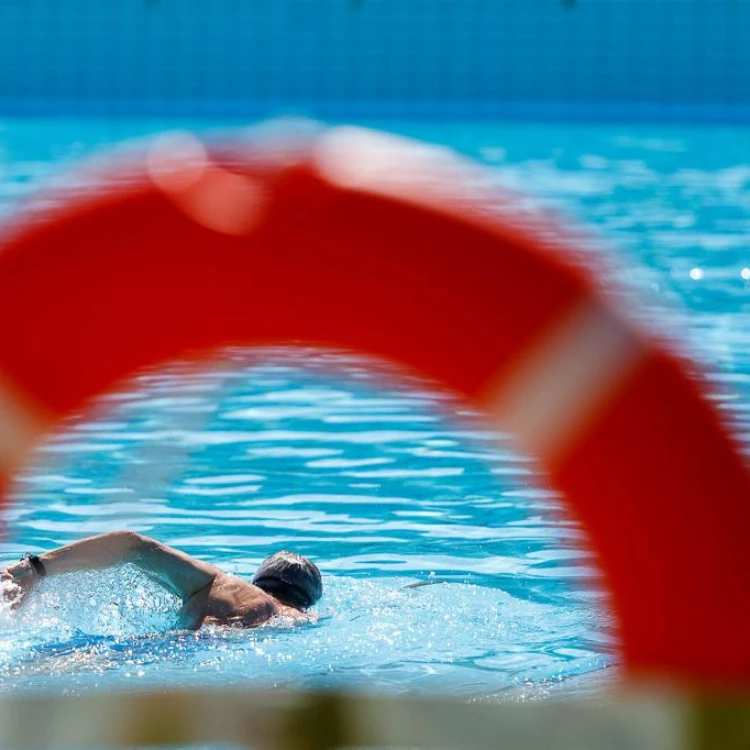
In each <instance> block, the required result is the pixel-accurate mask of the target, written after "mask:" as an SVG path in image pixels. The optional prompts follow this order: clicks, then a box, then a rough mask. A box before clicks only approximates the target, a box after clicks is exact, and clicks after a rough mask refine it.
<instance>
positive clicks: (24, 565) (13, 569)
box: [0, 560, 39, 610]
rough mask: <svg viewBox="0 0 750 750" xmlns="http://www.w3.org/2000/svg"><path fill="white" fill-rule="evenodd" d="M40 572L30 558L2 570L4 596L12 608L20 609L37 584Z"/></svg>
mask: <svg viewBox="0 0 750 750" xmlns="http://www.w3.org/2000/svg"><path fill="white" fill-rule="evenodd" d="M38 578H39V574H38V573H37V572H36V571H35V570H34V568H33V567H32V565H31V563H30V562H28V560H21V561H20V562H17V563H13V564H12V565H9V566H8V567H7V568H3V570H0V585H1V586H2V596H3V599H4V600H5V601H6V602H9V603H10V608H11V609H12V610H15V609H18V608H19V607H20V606H21V605H22V604H23V603H24V601H26V597H27V596H28V595H29V594H30V593H31V592H32V590H33V588H34V586H35V585H36V582H37V579H38Z"/></svg>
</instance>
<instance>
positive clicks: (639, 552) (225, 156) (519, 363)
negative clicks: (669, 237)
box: [0, 128, 750, 684]
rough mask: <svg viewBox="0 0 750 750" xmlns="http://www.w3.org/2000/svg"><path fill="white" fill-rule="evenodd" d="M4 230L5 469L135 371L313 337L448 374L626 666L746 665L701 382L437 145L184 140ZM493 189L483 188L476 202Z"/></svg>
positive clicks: (715, 669) (717, 455)
mask: <svg viewBox="0 0 750 750" xmlns="http://www.w3.org/2000/svg"><path fill="white" fill-rule="evenodd" d="M126 161H127V164H125V163H121V164H119V165H118V164H114V165H110V166H109V167H108V168H107V169H105V170H104V173H103V175H102V176H99V177H96V178H91V177H89V178H86V179H95V180H99V186H98V189H91V187H90V186H89V187H86V186H85V185H84V186H83V187H82V188H81V189H80V190H79V191H78V194H73V195H71V194H70V192H67V193H65V194H64V195H63V197H61V198H58V199H55V198H48V199H47V201H46V203H44V204H43V205H42V206H41V207H37V208H34V207H32V208H31V209H29V210H27V211H26V212H21V213H20V215H19V216H18V217H17V218H16V220H15V221H14V222H13V223H12V225H11V226H10V227H8V228H7V229H6V230H5V232H4V234H3V236H2V237H0V320H2V327H1V328H0V415H1V416H0V425H1V426H2V427H1V428H0V464H1V465H2V469H3V471H4V473H5V476H6V478H7V477H8V476H10V475H11V473H12V472H13V471H14V470H15V469H16V467H17V465H18V463H19V461H20V460H21V459H22V457H23V453H24V451H25V450H26V448H28V446H29V445H31V444H32V443H33V442H35V441H36V439H37V437H38V436H39V434H41V433H42V432H43V431H45V430H46V429H48V428H49V427H50V425H51V424H53V423H54V422H55V421H56V420H58V419H59V418H60V417H62V416H63V415H66V414H69V413H71V412H73V411H75V410H78V409H80V408H81V407H82V406H83V405H84V404H85V403H86V402H87V401H88V400H89V399H90V398H91V397H92V396H93V395H95V394H98V393H101V392H103V391H105V390H107V389H108V388H111V387H112V386H113V385H114V384H115V383H117V382H118V381H121V380H122V378H123V377H125V376H126V375H128V374H129V373H132V372H133V371H134V370H136V369H138V368H141V367H143V366H145V365H150V364H154V363H158V362H161V361H164V360H167V359H170V358H173V357H176V356H179V355H183V354H184V353H185V352H186V351H189V350H190V351H195V350H208V349H211V348H215V347H217V346H220V345H224V344H261V345H263V344H271V343H279V342H284V341H297V342H306V343H320V344H325V345H332V346H335V347H346V348H350V349H354V350H359V351H364V352H370V353H375V354H377V355H381V356H385V357H387V358H390V359H393V360H396V361H399V362H401V363H404V364H406V365H407V366H409V367H410V368H412V369H413V370H416V371H418V372H422V373H425V374H427V375H429V376H431V377H432V378H436V379H438V380H439V381H441V382H443V383H445V384H446V385H447V386H448V387H450V388H451V389H453V390H454V391H456V392H458V393H459V394H462V395H463V396H465V397H467V398H468V399H470V400H471V401H472V402H473V403H474V404H476V405H477V406H479V407H480V408H481V409H484V410H485V411H486V412H487V413H489V414H490V415H492V416H493V417H494V418H496V421H497V423H498V424H499V425H501V426H502V427H504V428H509V429H510V430H511V431H512V432H514V433H515V435H516V436H517V437H518V439H519V444H520V446H521V447H522V448H523V449H524V450H526V451H528V452H530V453H532V454H535V455H537V456H538V457H539V458H540V459H541V460H542V462H543V465H544V467H545V468H546V470H547V471H548V472H549V474H550V476H551V478H552V480H553V482H554V484H555V485H556V487H558V488H559V489H560V490H561V491H562V492H563V493H564V494H565V496H566V497H567V498H568V499H569V501H570V503H571V505H572V508H573V510H574V511H575V513H576V514H577V516H578V517H580V519H581V520H582V521H583V522H584V524H585V526H586V528H587V529H588V531H589V533H590V537H591V540H592V544H593V547H594V550H595V552H596V554H597V555H598V560H599V563H600V566H601V569H602V570H603V572H604V575H605V579H606V582H607V584H608V585H609V587H610V588H611V590H612V592H613V600H614V604H615V607H616V612H617V615H618V617H619V623H620V628H621V636H622V640H623V644H624V646H623V648H624V657H625V662H626V664H627V665H628V666H629V667H630V668H631V670H632V671H635V672H640V673H642V672H651V673H653V672H660V673H665V674H668V675H671V676H679V677H683V678H687V679H692V680H703V681H725V682H735V683H744V684H750V639H748V638H747V635H746V631H747V622H748V620H750V562H749V561H748V558H747V554H746V551H745V549H744V545H745V543H746V535H747V532H748V529H750V483H749V481H748V473H747V471H746V469H745V466H744V465H743V461H742V460H741V458H740V456H739V453H738V451H737V449H736V446H735V445H734V444H733V442H732V440H731V438H729V437H728V436H727V434H726V432H725V431H724V430H723V429H722V426H721V424H720V420H719V419H718V417H717V415H716V413H715V412H714V410H713V409H712V408H711V407H710V406H709V404H708V402H707V400H706V398H705V397H704V396H703V394H702V393H701V389H700V386H699V384H698V383H697V381H696V379H695V378H694V377H692V376H691V375H690V374H689V373H688V372H687V370H686V367H685V365H684V363H682V362H681V361H680V360H679V359H678V358H676V357H675V356H673V355H672V354H671V353H670V352H669V351H668V350H667V349H666V348H665V347H664V346H662V345H661V344H659V343H658V342H656V341H654V340H652V339H651V338H650V337H648V336H646V335H644V334H643V333H642V332H640V331H639V330H637V328H636V327H635V326H634V325H633V324H631V323H629V322H627V320H626V317H625V316H623V315H621V314H620V313H619V312H618V311H617V310H615V308H614V307H613V305H612V303H611V302H609V301H607V300H606V299H604V298H603V297H602V295H601V294H600V292H599V291H598V290H597V281H596V278H595V275H594V274H593V273H592V272H591V271H590V270H588V269H587V268H586V265H585V264H584V263H583V262H582V261H581V259H580V258H579V257H578V255H577V254H576V252H575V249H574V248H572V247H570V243H566V242H565V241H563V240H560V239H558V238H557V235H556V233H555V232H554V231H551V230H550V228H549V227H548V228H541V229H540V228H539V227H538V226H537V227H532V226H529V225H528V224H527V223H525V222H523V221H521V220H519V219H518V217H517V215H516V205H515V204H514V203H513V202H508V201H506V202H505V203H501V204H500V205H499V206H498V205H497V201H496V200H495V199H493V200H487V199H486V197H485V195H484V194H483V192H482V189H481V187H479V186H478V184H477V183H476V182H475V180H474V179H473V178H474V174H473V173H472V171H471V169H470V168H468V167H465V166H462V165H460V164H458V163H457V162H456V161H454V159H453V158H452V157H449V156H447V155H445V154H444V153H442V152H440V151H439V150H436V149H426V148H424V147H419V146H417V145H415V144H410V143H408V142H407V143H405V142H403V141H401V140H400V139H396V138H390V137H386V136H382V135H378V134H376V133H372V132H368V131H363V130H358V129H354V128H339V129H333V130H329V131H323V132H321V133H319V134H317V135H315V136H311V137H309V138H308V139H307V140H305V141H304V142H301V141H300V140H298V139H297V140H295V139H291V140H288V141H285V140H284V139H270V140H269V139H266V140H265V141H261V142H259V143H256V144H255V145H251V146H248V145H247V144H240V145H237V146H236V147H233V148H225V149H224V150H222V151H221V152H215V153H210V152H209V151H208V150H207V149H206V148H205V147H204V145H203V144H202V143H201V142H200V141H199V140H198V139H196V138H194V137H192V136H188V135H181V136H173V137H165V138H162V139H159V140H157V141H156V142H155V143H154V144H153V146H152V147H151V148H150V149H148V151H147V152H146V153H145V154H143V155H140V156H137V157H136V156H132V157H131V159H130V160H126ZM493 201H494V202H493Z"/></svg>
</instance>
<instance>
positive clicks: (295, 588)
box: [253, 550, 323, 609]
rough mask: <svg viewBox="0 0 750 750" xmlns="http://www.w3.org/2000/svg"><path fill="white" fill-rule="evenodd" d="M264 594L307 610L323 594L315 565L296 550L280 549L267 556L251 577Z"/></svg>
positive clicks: (321, 583) (318, 572)
mask: <svg viewBox="0 0 750 750" xmlns="http://www.w3.org/2000/svg"><path fill="white" fill-rule="evenodd" d="M253 583H254V584H255V585H256V586H257V587H258V588H261V589H263V591H265V592H266V593H267V594H270V595H271V596H274V597H276V598H277V599H279V600H280V601H282V602H283V603H284V604H289V605H291V606H292V607H296V608H297V609H307V608H308V607H312V605H313V604H315V602H317V601H318V599H320V597H321V596H322V595H323V582H322V580H321V578H320V571H319V570H318V568H317V566H316V565H315V564H314V563H312V562H310V560H308V559H307V558H306V557H302V555H298V554H297V553H296V552H287V551H286V550H282V551H281V552H277V553H276V554H275V555H271V557H267V558H266V559H265V560H264V561H263V562H262V563H261V566H260V567H259V568H258V572H257V573H256V574H255V576H254V577H253Z"/></svg>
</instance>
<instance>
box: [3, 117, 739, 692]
mask: <svg viewBox="0 0 750 750" xmlns="http://www.w3.org/2000/svg"><path fill="white" fill-rule="evenodd" d="M228 124H231V123H223V122H222V123H211V122H206V121H201V122H199V123H188V122H183V121H181V122H176V121H158V122H157V121H145V120H128V119H122V120H117V121H96V120H77V121H71V120H64V119H60V120H52V119H49V120H41V119H38V120H29V121H21V120H5V121H0V200H1V201H2V203H1V204H0V213H2V214H5V215H8V214H10V213H11V212H12V211H13V206H14V200H15V199H17V198H18V197H21V196H23V195H24V194H26V193H28V192H29V191H30V190H32V189H34V188H35V187H37V186H39V185H41V184H43V183H44V181H45V180H47V179H49V178H50V177H51V176H53V175H56V174H59V173H60V172H61V171H62V170H63V169H64V168H65V167H66V166H67V165H68V164H69V163H70V162H71V161H72V160H74V159H77V158H79V157H81V156H83V155H85V154H88V153H90V152H92V151H93V150H96V149H98V148H100V147H103V146H106V145H108V144H112V143H116V142H119V141H121V140H123V139H125V138H130V137H134V136H138V135H142V134H145V133H149V132H154V131H157V130H162V129H165V128H175V127H194V128H198V129H207V128H213V127H221V126H225V125H228ZM377 125H380V126H382V127H384V128H387V129H390V130H395V131H397V132H400V133H403V134H406V135H410V136H415V137H419V138H423V139H426V140H430V141H435V142H440V143H444V144H447V145H449V146H451V147H453V148H456V149H457V150H459V151H461V152H463V153H465V154H467V155H469V156H471V157H473V158H476V159H479V160H480V161H483V162H485V163H486V164H487V165H488V166H489V167H490V168H491V170H492V174H493V177H494V179H496V181H497V183H498V185H501V186H506V187H511V188H517V189H523V190H524V191H525V192H527V193H529V194H530V195H531V197H532V199H533V200H534V201H535V202H537V203H539V204H541V205H543V206H545V207H551V208H553V209H555V210H559V211H561V212H563V213H565V214H567V215H569V216H572V217H573V219H574V220H575V221H576V222H578V223H579V224H587V225H592V226H593V227H594V229H595V231H594V233H593V236H592V237H591V240H590V242H591V244H592V245H601V246H603V247H604V248H616V249H617V250H618V251H619V255H618V256H617V257H615V258H613V259H611V261H610V263H609V267H610V268H611V274H612V276H613V280H614V281H616V282H617V283H619V284H621V285H622V287H623V288H624V289H626V290H627V291H626V293H627V294H632V295H640V296H641V297H642V298H644V300H645V302H644V304H643V306H642V312H641V314H642V315H643V316H645V317H646V318H647V319H648V320H649V321H652V322H654V323H656V322H657V321H658V323H659V324H660V325H663V326H665V327H666V329H667V330H668V331H669V332H670V334H671V335H673V336H674V337H676V338H678V339H679V340H680V341H681V342H682V344H683V345H684V346H686V347H687V348H689V349H690V350H692V352H693V353H694V354H695V356H697V357H698V358H700V359H702V360H703V361H704V362H705V363H706V366H707V368H708V370H709V373H710V384H711V386H712V389H713V391H714V396H713V397H714V398H715V399H716V400H717V402H718V403H719V405H720V406H721V408H722V409H724V410H725V411H726V412H727V415H728V416H729V418H731V419H732V420H733V421H734V423H735V424H736V425H737V428H738V430H739V431H740V433H741V434H742V436H743V440H744V442H745V444H747V435H748V422H747V414H748V408H747V406H746V404H747V403H748V400H747V396H748V383H749V381H750V346H749V345H748V344H749V342H750V337H749V336H748V334H747V331H748V330H750V327H748V325H747V323H748V320H747V313H748V309H750V308H748V299H749V297H748V289H749V287H748V284H750V241H748V239H747V238H748V237H749V236H750V232H748V230H749V229H750V137H749V136H750V131H748V130H747V129H742V128H719V127H713V128H698V127H688V126H679V127H678V126H670V127H666V126H665V127H659V126H648V127H645V126H644V127H634V126H631V125H622V126H614V125H607V126H595V125H591V126H580V125H576V126H569V125H562V124H558V125H551V124H547V125H530V126H529V125H518V124H492V123H457V124H452V125H447V124H440V125H437V124H434V123H424V122H421V123H395V122H391V123H377ZM608 252H609V250H608ZM134 304H137V301H135V300H134ZM15 494H16V500H15V502H14V504H13V505H12V506H10V507H9V508H7V509H6V511H5V513H4V518H5V521H6V524H7V527H6V532H7V533H6V535H5V538H4V541H3V542H2V544H1V546H0V562H8V561H11V560H14V559H17V558H18V556H19V555H20V554H21V553H22V552H24V551H31V552H42V551H44V550H47V549H49V548H50V547H53V546H56V545H60V544H64V543H67V542H70V541H74V540H76V539H78V538H80V537H81V536H83V535H86V534H94V533H99V532H103V531H108V530H112V529H117V528H131V529H135V530H138V531H141V532H142V533H145V534H149V535H151V536H154V537H156V538H158V539H160V540H162V541H164V542H166V543H168V544H172V545H174V546H177V547H179V548H181V549H184V550H185V551H187V552H188V553H190V554H193V555H196V556H197V557H200V558H202V559H205V560H209V561H211V562H213V563H216V564H218V565H220V566H222V567H224V568H225V569H227V570H229V571H231V572H233V573H236V574H238V575H241V576H251V575H252V573H253V571H254V570H255V568H256V567H257V565H258V564H259V562H260V561H261V560H262V559H263V558H264V557H265V556H266V555H267V554H269V553H271V552H273V551H275V550H277V549H279V548H292V549H295V550H297V551H299V552H301V553H303V554H306V555H309V556H311V557H312V558H313V559H314V560H315V561H316V562H317V563H318V564H319V565H320V567H321V569H322V571H323V573H324V580H325V593H324V597H323V599H322V600H321V602H320V603H319V605H318V606H317V608H316V609H317V612H318V613H319V615H320V620H319V622H318V623H317V624H315V625H308V626H305V627H301V628H300V627H289V626H288V625H287V624H285V623H283V622H278V623H271V624H270V625H269V626H266V627H263V628H260V629H257V630H252V631H237V630H228V629H210V628H207V629H203V630H201V631H200V632H198V633H186V632H181V631H174V630H172V629H171V626H172V624H173V622H174V615H175V611H176V602H175V601H174V600H173V599H172V598H171V597H170V596H169V595H168V594H166V593H165V592H163V591H161V590H160V589H159V588H158V587H157V586H155V585H154V584H152V583H151V582H150V581H148V580H147V579H146V578H145V577H143V576H142V574H140V573H139V572H138V571H137V570H135V569H132V568H129V567H125V568H121V569H115V570H110V571H106V572H105V573H102V574H98V575H93V574H85V575H76V576H72V575H71V576H64V577H60V578H56V579H55V580H54V581H49V580H46V581H44V582H43V583H42V585H41V586H40V588H39V590H38V591H37V592H35V595H34V598H33V600H32V601H30V602H29V605H28V606H27V607H26V608H25V609H24V610H23V611H21V612H19V613H16V614H10V613H9V612H7V611H0V690H3V691H12V690H18V689H32V688H39V687H43V688H49V689H60V688H62V689H65V690H68V691H73V692H75V691H77V690H81V689H85V688H88V687H94V686H121V685H137V686H142V685H154V684H159V685H180V686H184V685H191V684H201V685H203V684H221V685H226V684H228V683H231V684H253V685H259V684H262V685H269V684H272V685H281V684H292V685H295V686H308V687H310V686H333V685H356V686H358V687H365V688H373V689H378V690H385V691H389V692H401V691H405V690H410V691H421V692H435V691H447V692H451V693H459V694H462V695H471V696H473V695H485V694H493V695H495V694H510V695H513V696H515V697H519V696H520V697H521V698H535V697H540V696H544V695H547V694H548V693H549V692H551V691H553V690H558V689H559V687H558V686H561V687H562V689H564V690H565V689H567V690H568V691H571V690H577V691H580V690H585V689H587V688H586V686H587V685H589V686H590V685H598V684H600V678H601V676H602V675H605V676H606V675H608V674H610V673H612V671H613V670H615V669H616V663H617V657H616V638H615V636H614V628H613V623H612V619H611V617H610V615H609V614H608V613H607V606H606V600H605V598H604V597H603V595H602V594H601V593H600V591H599V590H598V587H597V584H596V576H595V573H594V571H593V565H592V561H591V559H590V558H589V557H588V556H587V555H586V553H585V551H584V550H585V536H584V535H583V533H582V531H581V530H580V529H579V528H578V526H577V525H576V524H575V522H574V521H573V520H572V519H570V518H568V517H567V516H566V515H565V514H564V512H563V508H562V505H561V501H560V499H559V498H558V497H556V496H555V494H554V493H553V492H551V491H550V489H549V488H548V486H547V483H546V482H545V480H544V477H543V476H541V475H540V474H539V472H538V470H537V468H536V466H535V465H534V463H533V462H532V461H531V460H529V459H528V458H527V457H523V456H519V455H517V454H514V453H513V452H512V451H510V450H509V449H508V448H507V447H506V445H505V443H504V441H503V440H502V439H501V438H500V437H499V436H497V435H496V434H494V433H493V432H492V430H491V429H489V427H488V426H487V425H486V424H484V423H483V422H482V421H481V419H480V418H479V417H478V416H477V415H474V414H471V413H469V412H467V411H466V410H465V409H464V408H463V406H462V405H461V404H459V403H456V402H455V401H453V400H452V399H451V398H450V397H448V396H446V395H445V394H442V393H441V392H440V391H438V390H437V389H436V388H435V387H434V385H433V384H430V383H426V382H423V381H419V380H416V379H414V378H413V377H411V376H409V375H407V374H405V373H402V372H399V371H398V370H396V369H394V368H392V367H390V366H386V365H385V364H383V363H379V362H374V361H370V360H364V359H361V358H357V357H354V356H352V355H350V354H344V353H337V352H322V353H320V352H311V351H299V350H288V349H275V350H267V351H258V352H244V351H229V352H224V353H222V355H221V357H220V358H218V359H217V361H216V362H214V363H213V364H211V365H210V366H207V367H203V368H196V367H195V366H191V365H188V364H186V363H177V364H175V365H174V366H171V367H169V368H166V369H164V370H161V371H159V372H149V373H145V374H143V375H142V376H140V377H139V378H138V379H137V380H136V381H135V382H134V383H132V384H131V386H130V387H129V388H128V389H126V390H124V391H123V392H121V393H118V394H116V395H115V396H111V397H108V398H107V399H105V400H104V401H103V402H102V403H100V404H98V405H97V408H96V410H95V412H94V413H92V414H91V415H89V416H88V417H87V419H85V420H83V421H71V423H70V425H68V428H67V429H65V430H63V431H61V433H60V434H58V435H56V436H54V437H53V438H51V439H50V440H49V441H48V442H47V443H45V445H44V446H42V447H41V449H40V450H39V451H38V453H37V456H36V458H35V461H34V462H33V465H32V466H30V467H28V468H27V469H26V470H25V472H24V474H23V476H22V477H21V478H20V480H19V483H18V486H17V489H16V493H15ZM417 583H419V584H422V583H425V584H429V585H420V586H413V584H417ZM708 647H710V644H709V645H708ZM582 686H583V687H582Z"/></svg>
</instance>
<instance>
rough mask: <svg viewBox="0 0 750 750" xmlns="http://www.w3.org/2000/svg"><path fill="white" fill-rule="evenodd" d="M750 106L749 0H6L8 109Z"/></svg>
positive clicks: (710, 110)
mask: <svg viewBox="0 0 750 750" xmlns="http://www.w3.org/2000/svg"><path fill="white" fill-rule="evenodd" d="M279 110H288V111H303V112H309V113H311V114H317V115H322V116H326V117H331V116H333V117H335V116H338V115H341V116H350V115H369V116H377V115H403V116H419V115H426V116H432V115H444V116H469V117H472V116H482V115H486V116H494V115H514V114H516V115H519V116H527V115H529V116H550V117H579V116H580V117H586V118H590V117H604V118H606V117H622V116H635V117H660V116H676V117H688V118H690V117H698V118H716V119H736V118H746V119H750V0H0V113H3V112H5V113H10V112H45V113H83V112H92V113H103V114H112V113H117V112H129V113H137V112H141V113H144V114H146V113H154V114H168V113H172V112H174V113H180V114H237V115H254V114H267V113H269V112H273V111H279Z"/></svg>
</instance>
